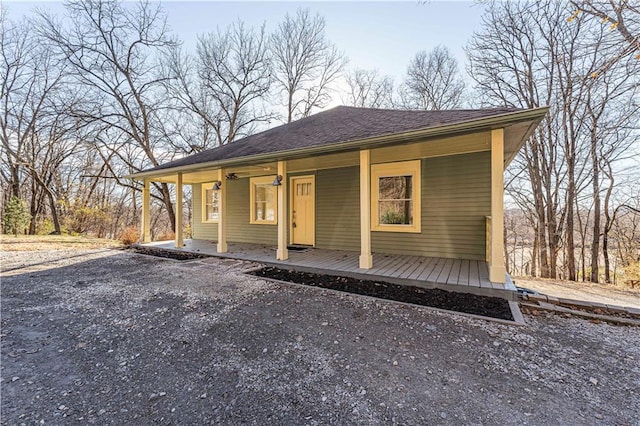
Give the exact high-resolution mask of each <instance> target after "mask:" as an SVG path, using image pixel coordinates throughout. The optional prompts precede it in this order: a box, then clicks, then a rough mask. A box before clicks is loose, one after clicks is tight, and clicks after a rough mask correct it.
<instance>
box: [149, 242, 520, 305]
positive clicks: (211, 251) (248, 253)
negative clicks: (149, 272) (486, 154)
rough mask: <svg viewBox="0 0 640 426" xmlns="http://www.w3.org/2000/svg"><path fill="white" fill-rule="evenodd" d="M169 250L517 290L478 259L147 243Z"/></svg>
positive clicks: (404, 280) (424, 283) (447, 286)
mask: <svg viewBox="0 0 640 426" xmlns="http://www.w3.org/2000/svg"><path fill="white" fill-rule="evenodd" d="M144 245H145V246H149V247H158V248H163V249H168V250H176V251H187V252H196V253H202V254H208V255H212V256H216V257H222V258H231V259H241V260H248V261H253V262H258V263H262V264H265V265H269V266H276V267H281V268H292V269H296V270H299V271H304V272H315V273H323V274H330V275H341V276H349V277H353V278H359V279H369V280H375V279H378V280H384V281H387V282H392V283H396V284H403V285H414V286H419V287H424V288H441V289H444V290H450V291H458V292H466V293H474V294H480V295H486V296H498V297H503V298H506V299H509V300H515V299H516V294H515V290H516V288H515V286H514V284H513V282H511V279H510V277H509V276H508V275H507V282H506V284H501V283H492V282H491V281H489V269H488V267H487V263H486V262H484V261H478V260H465V259H445V258H439V257H420V256H404V255H392V254H381V253H374V254H373V268H372V269H360V268H358V258H359V253H358V252H353V251H338V250H325V249H317V248H309V249H308V250H306V251H293V250H289V259H288V260H286V261H279V260H276V248H275V247H274V246H265V245H259V244H244V243H229V244H228V252H227V253H217V252H216V243H215V242H212V241H208V240H185V246H184V247H183V248H181V249H179V248H175V247H174V242H173V241H159V242H153V243H147V244H144Z"/></svg>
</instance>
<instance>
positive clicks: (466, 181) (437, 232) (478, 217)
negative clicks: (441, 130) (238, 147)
mask: <svg viewBox="0 0 640 426" xmlns="http://www.w3.org/2000/svg"><path fill="white" fill-rule="evenodd" d="M490 163H491V155H490V152H488V151H485V152H476V153H470V154H461V155H453V156H443V157H433V158H425V159H422V160H421V194H422V216H421V220H422V226H421V232H420V233H415V234H414V233H400V232H376V231H373V232H372V233H371V241H372V249H373V251H374V252H378V253H390V254H407V255H416V256H435V257H449V258H464V259H470V260H484V259H485V217H486V216H489V215H490V214H491V169H490ZM304 174H305V175H311V174H314V173H304ZM315 176H316V179H315V184H316V224H315V226H316V229H315V234H316V247H318V248H324V249H332V250H353V251H359V250H360V193H359V168H358V167H343V168H337V169H329V170H318V171H317V172H315ZM224 184H226V185H227V190H228V192H227V200H228V201H227V204H228V206H227V218H228V219H227V220H228V225H227V226H228V227H227V229H228V231H227V232H228V234H227V238H228V240H229V242H248V243H251V242H253V243H260V244H273V245H275V244H276V241H277V226H276V225H250V224H249V202H250V201H249V179H238V180H235V181H225V182H224ZM201 192H202V191H201V188H200V185H194V186H193V194H194V195H193V202H194V208H193V211H194V215H193V219H194V223H193V237H194V238H201V239H212V240H215V239H216V238H217V224H215V223H202V221H201V214H202V207H201Z"/></svg>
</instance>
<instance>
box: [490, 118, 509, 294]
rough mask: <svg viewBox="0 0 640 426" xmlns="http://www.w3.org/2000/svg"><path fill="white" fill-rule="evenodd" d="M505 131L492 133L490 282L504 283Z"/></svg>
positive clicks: (496, 130)
mask: <svg viewBox="0 0 640 426" xmlns="http://www.w3.org/2000/svg"><path fill="white" fill-rule="evenodd" d="M503 232H504V129H495V130H492V131H491V236H490V237H491V253H490V257H489V280H490V281H491V282H494V283H504V282H505V280H506V273H507V270H506V268H505V265H504V257H503V256H504V242H503V235H502V234H503Z"/></svg>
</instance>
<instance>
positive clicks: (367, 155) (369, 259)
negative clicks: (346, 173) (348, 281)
mask: <svg viewBox="0 0 640 426" xmlns="http://www.w3.org/2000/svg"><path fill="white" fill-rule="evenodd" d="M359 267H360V268H361V269H371V268H373V256H372V255H371V152H370V151H369V150H368V149H363V150H361V151H360V261H359Z"/></svg>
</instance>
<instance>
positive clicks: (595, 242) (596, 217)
mask: <svg viewBox="0 0 640 426" xmlns="http://www.w3.org/2000/svg"><path fill="white" fill-rule="evenodd" d="M596 143H597V140H596V139H595V135H593V134H592V137H591V162H592V167H593V170H592V173H593V175H592V179H593V234H592V240H591V279H590V281H591V282H592V283H597V282H599V281H600V278H599V273H598V272H599V268H600V266H599V262H598V257H599V255H600V167H599V164H598V154H597V151H596Z"/></svg>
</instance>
